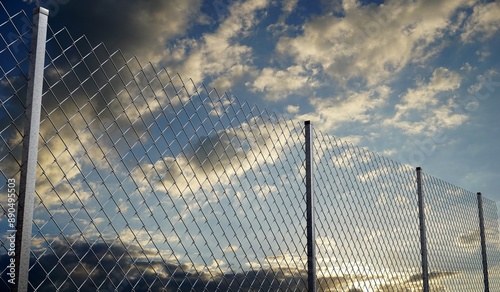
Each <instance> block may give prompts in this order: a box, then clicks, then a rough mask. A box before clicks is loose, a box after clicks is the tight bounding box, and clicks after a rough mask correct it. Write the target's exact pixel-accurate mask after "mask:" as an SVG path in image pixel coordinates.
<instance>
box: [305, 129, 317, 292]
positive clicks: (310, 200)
mask: <svg viewBox="0 0 500 292" xmlns="http://www.w3.org/2000/svg"><path fill="white" fill-rule="evenodd" d="M304 124H305V138H306V209H307V210H306V213H307V215H306V216H307V286H308V291H316V239H315V232H314V228H315V224H314V192H313V147H312V146H313V134H312V126H311V122H310V121H306V122H305V123H304Z"/></svg>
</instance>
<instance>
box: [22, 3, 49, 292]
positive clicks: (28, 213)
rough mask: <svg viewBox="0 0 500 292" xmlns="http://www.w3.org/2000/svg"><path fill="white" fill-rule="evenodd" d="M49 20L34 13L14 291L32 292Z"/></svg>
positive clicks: (45, 12)
mask: <svg viewBox="0 0 500 292" xmlns="http://www.w3.org/2000/svg"><path fill="white" fill-rule="evenodd" d="M48 16H49V11H48V10H47V9H45V8H37V9H35V10H34V11H33V28H32V37H31V52H30V68H29V76H28V93H27V98H26V121H25V122H26V124H25V125H24V137H23V152H22V165H21V178H20V181H19V197H18V201H17V223H16V255H15V261H16V277H17V281H16V282H15V285H14V291H28V273H29V268H30V250H31V229H32V224H33V208H34V204H35V180H36V168H37V156H38V135H39V132H40V113H41V108H42V92H43V71H44V63H45V44H46V37H47V20H48Z"/></svg>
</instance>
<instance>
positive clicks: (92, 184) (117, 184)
mask: <svg viewBox="0 0 500 292" xmlns="http://www.w3.org/2000/svg"><path fill="white" fill-rule="evenodd" d="M0 7H1V9H0V13H1V14H0V32H2V34H1V35H2V40H3V43H2V46H1V47H0V56H1V60H2V63H1V69H2V72H1V73H2V74H1V76H0V94H1V98H2V106H1V107H0V110H1V111H2V115H0V117H1V119H2V121H6V123H2V126H1V129H0V131H1V132H0V133H1V137H2V140H1V141H0V143H1V145H0V162H1V164H2V168H1V169H0V193H1V194H2V197H1V200H2V201H1V202H2V203H1V204H0V206H1V208H2V211H3V215H2V220H1V221H0V224H2V225H1V226H2V227H3V226H6V222H7V221H6V218H7V216H8V214H7V213H8V212H7V209H6V206H7V205H6V203H5V201H4V200H5V196H4V194H5V193H6V188H7V186H6V185H7V184H6V182H7V180H8V179H10V178H16V179H17V178H18V177H19V172H20V161H21V159H20V158H21V157H20V155H21V153H20V149H21V146H22V138H23V137H22V135H23V128H24V125H23V122H22V120H23V118H24V110H25V107H26V105H25V95H26V92H25V91H26V82H27V80H26V79H27V70H28V68H27V66H28V59H29V49H28V48H29V44H28V41H27V39H28V38H27V37H26V36H27V35H28V34H29V30H28V31H25V29H24V23H25V22H26V21H28V22H29V20H28V17H27V16H26V14H25V13H23V12H20V13H9V12H8V11H7V9H6V8H5V7H4V5H3V4H2V3H0ZM42 106H43V110H42V118H41V122H40V143H39V150H38V172H37V181H36V198H35V199H36V203H35V209H34V217H33V218H34V220H33V226H34V228H33V230H34V232H33V237H32V242H31V255H32V259H31V268H30V271H29V285H30V289H31V290H34V291H55V290H69V291H73V290H75V291H77V290H81V291H97V290H102V291H307V284H308V282H307V275H308V273H307V261H308V258H307V253H306V243H307V239H306V200H305V195H304V194H305V188H306V186H305V178H304V177H305V176H304V174H305V162H304V161H305V145H304V143H305V142H304V128H303V126H302V121H294V120H287V119H284V118H282V117H279V116H276V115H275V114H273V113H269V112H267V111H266V110H262V109H260V108H258V107H257V106H254V105H251V104H248V103H244V102H240V101H239V100H238V99H237V98H236V97H234V96H231V95H227V94H223V95H220V94H218V93H217V91H216V90H211V89H208V88H206V87H205V86H204V85H203V84H198V83H196V82H194V81H192V80H184V79H182V78H181V76H179V75H171V74H169V72H168V71H167V70H166V69H165V68H157V67H156V66H154V65H152V64H147V65H142V64H140V63H139V62H138V61H137V59H135V58H131V59H127V58H125V57H124V56H123V54H122V53H121V52H120V51H117V52H110V51H108V49H107V48H106V46H105V45H104V44H98V45H93V44H91V43H90V42H89V41H88V40H87V38H86V37H85V36H82V37H77V38H75V37H73V36H72V35H71V33H70V32H69V31H68V30H67V29H64V28H63V29H61V30H57V31H54V30H52V28H50V27H49V33H48V36H47V51H46V67H45V73H44V94H43V104H42ZM313 126H314V125H313ZM313 137H314V140H313V141H312V142H313V143H312V145H313V153H314V157H313V159H314V161H313V162H314V163H313V168H314V176H313V184H314V190H315V192H314V196H315V201H316V202H315V203H316V204H315V209H314V210H315V211H314V216H315V222H316V225H315V233H316V238H315V244H316V268H317V271H316V272H317V273H316V275H317V288H318V290H319V291H421V289H422V272H421V257H420V252H421V251H420V234H419V222H418V218H419V217H418V204H417V194H416V173H415V170H414V169H413V168H412V167H409V166H405V165H401V164H399V163H397V162H394V161H392V160H390V159H387V158H385V157H382V156H380V155H378V154H376V153H372V152H370V151H368V150H366V149H363V148H359V147H356V146H353V145H351V144H348V143H345V142H343V141H341V140H340V139H337V138H335V137H333V136H330V135H326V134H324V133H321V132H320V131H316V130H314V134H313ZM4 165H5V167H4ZM423 192H424V196H425V213H426V224H427V230H428V233H427V239H428V250H429V269H430V271H429V278H430V285H431V291H438V290H439V289H452V290H453V291H473V290H474V291H475V290H481V288H482V287H483V286H482V278H481V275H482V271H481V251H480V242H479V241H478V234H479V229H478V228H479V224H478V216H477V201H476V195H475V194H473V193H471V192H468V191H465V190H463V189H461V188H458V187H456V186H453V185H451V184H448V183H446V182H443V181H441V180H438V179H436V178H434V177H432V176H429V175H427V174H424V177H423ZM483 206H484V214H485V226H486V228H485V229H486V231H487V232H486V238H487V251H488V263H489V271H490V283H491V284H490V285H491V286H490V287H493V288H492V289H497V290H498V289H499V286H498V285H500V273H499V271H500V257H499V255H500V254H499V253H498V251H499V247H498V217H497V208H496V205H495V202H492V201H489V200H487V199H485V200H484V205H483ZM7 250H8V240H7V239H6V236H5V235H3V237H2V239H1V248H0V259H1V261H0V262H2V263H4V262H5V260H6V259H7V260H8V257H7V255H6V254H7ZM6 269H7V268H6V265H3V266H2V267H1V268H0V270H1V271H2V278H1V279H2V280H1V281H0V290H2V291H3V290H7V289H9V287H10V286H9V283H8V282H7V281H6V279H7V278H6V277H5V272H6Z"/></svg>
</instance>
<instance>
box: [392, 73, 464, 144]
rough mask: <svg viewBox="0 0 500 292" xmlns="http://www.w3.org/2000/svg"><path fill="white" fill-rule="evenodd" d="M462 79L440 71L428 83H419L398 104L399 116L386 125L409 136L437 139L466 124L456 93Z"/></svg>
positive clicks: (454, 74)
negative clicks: (438, 135) (440, 135)
mask: <svg viewBox="0 0 500 292" xmlns="http://www.w3.org/2000/svg"><path fill="white" fill-rule="evenodd" d="M461 80H462V78H461V76H460V75H459V74H458V73H456V72H454V71H451V70H449V69H446V68H442V67H440V68H436V69H435V70H434V71H433V73H432V77H431V78H430V80H429V81H428V82H420V81H419V82H417V87H416V88H410V89H408V90H407V92H406V93H405V94H404V95H403V96H402V98H401V102H400V103H399V104H396V106H395V109H396V112H395V114H394V116H393V117H392V118H390V119H386V120H384V122H383V123H384V124H385V125H389V126H393V127H396V128H399V129H402V130H403V131H404V132H405V133H406V134H409V135H412V134H424V135H427V136H431V135H435V134H436V133H437V132H439V131H442V130H444V129H449V128H454V127H457V126H459V125H461V124H462V123H464V122H465V121H466V120H467V118H468V116H467V115H466V114H465V113H464V112H463V111H462V110H461V108H460V104H459V102H458V100H457V97H456V96H455V95H453V91H455V90H457V89H458V88H459V87H460V86H461Z"/></svg>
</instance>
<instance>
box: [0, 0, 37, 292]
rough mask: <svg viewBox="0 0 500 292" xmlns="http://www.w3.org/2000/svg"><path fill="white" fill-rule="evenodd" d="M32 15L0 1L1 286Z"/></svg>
mask: <svg viewBox="0 0 500 292" xmlns="http://www.w3.org/2000/svg"><path fill="white" fill-rule="evenodd" d="M30 36H31V17H28V16H27V15H26V13H25V12H24V11H19V12H16V13H12V12H11V11H8V10H7V8H6V7H5V5H4V3H3V2H2V3H0V38H1V41H0V60H1V63H0V100H1V104H0V125H1V126H0V137H1V138H0V165H1V167H0V210H1V217H0V226H1V228H0V230H2V234H1V236H0V255H4V256H3V257H2V258H1V263H2V264H1V266H0V273H1V275H5V276H3V277H1V280H0V289H1V290H5V291H7V290H6V289H4V287H8V285H9V283H8V282H7V281H8V279H9V277H7V276H6V274H7V273H8V272H10V269H9V268H8V267H7V266H8V265H9V260H10V256H9V255H11V254H12V252H13V251H15V249H14V248H13V245H14V243H13V242H12V241H11V239H10V238H9V237H10V236H12V235H14V234H15V232H14V231H12V230H15V227H14V226H15V224H16V223H15V222H13V221H12V220H13V219H15V215H16V212H15V210H14V209H15V208H16V203H15V202H13V200H15V199H16V197H12V196H11V197H9V195H12V194H14V193H12V192H11V191H12V190H15V191H16V192H17V191H18V187H19V177H20V169H21V168H20V166H21V152H22V140H23V133H24V121H23V119H24V110H25V100H26V88H27V79H28V66H29V51H30V49H29V48H30V43H29V39H30Z"/></svg>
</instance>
